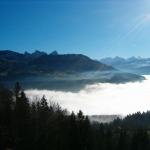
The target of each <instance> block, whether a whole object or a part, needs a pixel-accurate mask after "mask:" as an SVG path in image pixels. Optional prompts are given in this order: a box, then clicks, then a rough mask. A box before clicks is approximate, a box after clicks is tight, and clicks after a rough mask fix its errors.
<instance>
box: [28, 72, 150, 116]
mask: <svg viewBox="0 0 150 150" xmlns="http://www.w3.org/2000/svg"><path fill="white" fill-rule="evenodd" d="M145 77H146V80H144V81H142V82H130V83H125V84H111V83H97V84H92V85H87V86H86V87H85V88H84V89H82V90H80V91H79V92H76V93H73V92H64V91H53V90H46V89H43V90H36V89H29V90H26V91H25V92H26V94H27V96H28V97H29V98H30V99H31V100H36V99H37V97H42V96H43V95H45V97H46V98H47V99H48V101H53V102H56V103H59V104H60V105H61V107H62V108H67V109H68V110H69V111H70V112H71V111H74V112H78V111H79V110H80V109H81V110H82V111H83V112H84V114H86V115H101V114H119V115H126V114H129V113H134V112H137V111H147V110H150V75H149V76H148V75H147V76H145Z"/></svg>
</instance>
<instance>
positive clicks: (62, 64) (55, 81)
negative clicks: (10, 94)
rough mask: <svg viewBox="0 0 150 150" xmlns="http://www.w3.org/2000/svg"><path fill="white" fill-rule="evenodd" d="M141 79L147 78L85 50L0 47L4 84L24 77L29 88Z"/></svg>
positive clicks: (69, 87)
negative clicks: (24, 49) (40, 49)
mask: <svg viewBox="0 0 150 150" xmlns="http://www.w3.org/2000/svg"><path fill="white" fill-rule="evenodd" d="M141 80H144V77H143V76H140V75H137V74H133V73H127V72H123V71H120V70H119V69H116V68H114V67H113V66H112V65H108V64H105V63H102V62H99V61H97V60H93V59H91V58H89V57H87V56H85V55H83V54H59V53H58V52H57V51H53V52H52V53H50V54H47V53H45V52H42V51H38V50H36V51H35V52H33V53H28V52H25V53H24V54H22V53H18V52H14V51H11V50H1V51H0V83H4V84H6V83H7V84H11V85H12V84H14V82H16V81H20V82H22V84H23V86H24V87H25V88H41V89H43V88H46V89H58V90H59V89H63V90H64V89H66V90H70V89H71V87H72V88H73V89H80V88H83V87H84V86H85V85H87V84H92V83H97V82H111V83H124V82H129V81H130V82H131V81H141ZM29 85H30V86H29ZM31 85H32V86H31Z"/></svg>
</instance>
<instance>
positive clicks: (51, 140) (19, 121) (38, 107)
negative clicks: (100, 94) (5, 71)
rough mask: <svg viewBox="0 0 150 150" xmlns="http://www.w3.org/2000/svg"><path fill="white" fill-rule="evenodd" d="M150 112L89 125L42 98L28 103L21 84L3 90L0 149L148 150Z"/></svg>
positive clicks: (0, 96) (0, 100) (149, 141)
mask: <svg viewBox="0 0 150 150" xmlns="http://www.w3.org/2000/svg"><path fill="white" fill-rule="evenodd" d="M149 128H150V112H147V113H142V114H141V113H139V112H138V113H136V114H133V115H128V116H127V117H125V118H124V119H116V120H115V121H114V122H112V123H110V124H99V123H90V122H89V119H88V117H87V116H84V115H83V113H82V111H79V112H78V114H77V115H75V114H74V113H73V112H72V113H71V114H69V113H68V112H67V110H63V109H61V107H60V106H59V105H57V104H50V105H49V104H48V103H47V100H46V99H45V97H44V96H43V97H42V99H40V100H39V101H36V102H32V103H31V102H29V100H28V98H27V97H26V95H25V93H24V92H23V90H22V89H21V87H20V85H19V83H16V85H15V88H14V90H13V91H11V90H8V89H6V88H0V150H11V149H13V150H149V149H150V129H149Z"/></svg>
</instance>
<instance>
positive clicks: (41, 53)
mask: <svg viewBox="0 0 150 150" xmlns="http://www.w3.org/2000/svg"><path fill="white" fill-rule="evenodd" d="M31 55H32V56H34V57H40V56H43V55H47V53H45V52H43V51H39V50H35V51H34V52H33V53H32V54H31Z"/></svg>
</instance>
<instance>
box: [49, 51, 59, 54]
mask: <svg viewBox="0 0 150 150" xmlns="http://www.w3.org/2000/svg"><path fill="white" fill-rule="evenodd" d="M50 55H58V52H57V51H56V50H54V51H52V52H51V53H50Z"/></svg>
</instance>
